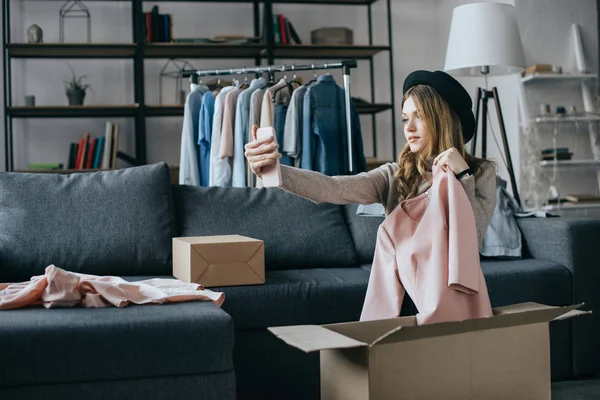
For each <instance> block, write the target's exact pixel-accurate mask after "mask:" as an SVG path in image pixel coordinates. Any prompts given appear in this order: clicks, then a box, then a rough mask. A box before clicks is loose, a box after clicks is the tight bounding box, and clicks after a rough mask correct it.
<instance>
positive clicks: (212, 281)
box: [173, 235, 265, 287]
mask: <svg viewBox="0 0 600 400" xmlns="http://www.w3.org/2000/svg"><path fill="white" fill-rule="evenodd" d="M173 276H174V277H175V278H177V279H179V280H182V281H184V282H194V283H199V284H201V285H202V286H204V287H214V286H237V285H259V284H264V283H265V251H264V242H263V241H262V240H258V239H253V238H249V237H246V236H240V235H216V236H193V237H176V238H173Z"/></svg>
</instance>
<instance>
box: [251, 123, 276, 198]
mask: <svg viewBox="0 0 600 400" xmlns="http://www.w3.org/2000/svg"><path fill="white" fill-rule="evenodd" d="M269 136H273V139H274V140H275V143H277V136H276V135H275V129H273V127H272V126H267V127H264V128H258V130H257V131H256V138H257V139H263V138H266V137H269ZM262 182H263V186H264V187H279V186H280V185H281V171H280V169H279V159H278V158H277V159H276V160H275V162H274V163H273V164H270V165H267V166H265V167H263V168H262Z"/></svg>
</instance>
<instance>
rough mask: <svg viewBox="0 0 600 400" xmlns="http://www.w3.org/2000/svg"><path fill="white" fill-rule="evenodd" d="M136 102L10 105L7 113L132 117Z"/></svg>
mask: <svg viewBox="0 0 600 400" xmlns="http://www.w3.org/2000/svg"><path fill="white" fill-rule="evenodd" d="M138 108H139V107H138V105H137V104H126V105H87V106H85V105H84V106H33V107H30V106H11V107H7V113H8V115H9V116H11V117H13V118H84V117H133V116H135V115H136V113H137V111H138Z"/></svg>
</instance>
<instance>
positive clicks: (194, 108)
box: [179, 85, 208, 185]
mask: <svg viewBox="0 0 600 400" xmlns="http://www.w3.org/2000/svg"><path fill="white" fill-rule="evenodd" d="M207 91H208V87H206V86H204V85H197V86H196V87H195V88H194V89H192V90H191V91H190V93H189V94H188V95H187V97H186V99H185V105H184V107H183V126H182V128H181V152H180V156H179V157H180V158H179V184H180V185H200V164H199V162H198V148H197V144H196V143H198V120H199V114H200V108H201V107H202V97H203V96H204V93H206V92H207Z"/></svg>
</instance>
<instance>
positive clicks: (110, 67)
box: [0, 0, 598, 168]
mask: <svg viewBox="0 0 600 400" xmlns="http://www.w3.org/2000/svg"><path fill="white" fill-rule="evenodd" d="M469 2H471V1H468V0H392V14H393V18H392V25H393V49H394V73H395V82H394V85H393V87H394V90H395V94H396V103H397V106H396V110H395V111H396V116H397V118H396V133H397V146H398V147H397V149H398V151H399V150H400V149H401V147H402V145H403V144H404V138H403V135H402V125H401V121H400V104H399V103H400V100H401V96H402V93H401V88H402V82H403V80H404V78H405V77H406V76H407V75H408V74H409V73H410V72H411V71H413V70H415V69H430V70H434V69H442V68H443V63H444V58H445V49H446V42H447V36H448V29H449V26H450V18H451V14H452V8H453V7H455V6H457V5H461V4H466V3H469ZM505 2H508V3H514V0H507V1H505ZM11 3H12V8H13V13H12V15H11V23H12V35H13V38H12V39H13V41H26V36H25V31H26V29H27V27H28V26H29V25H30V24H32V23H37V24H38V25H40V26H41V27H42V29H43V30H44V38H45V41H46V42H56V41H58V9H59V8H60V5H61V3H60V2H46V1H27V2H20V1H14V0H13V1H12V2H11ZM516 3H517V4H516V7H517V9H518V14H519V27H520V29H521V33H522V35H523V42H524V46H525V52H526V57H527V62H528V63H532V62H553V63H559V64H564V56H563V54H564V52H562V49H563V47H564V45H565V44H566V43H565V39H564V37H566V35H567V33H568V32H567V30H568V29H569V27H570V24H571V23H573V22H580V23H582V25H583V30H584V32H585V35H584V46H585V50H586V52H588V54H590V57H591V59H592V60H593V61H592V65H593V67H594V71H595V70H597V65H598V64H597V63H598V51H597V23H596V2H595V1H593V0H581V1H577V7H573V6H571V5H572V4H573V2H569V10H570V11H567V7H566V6H564V4H565V2H564V1H561V0H519V1H517V2H516ZM86 4H87V6H88V7H89V8H90V10H91V13H92V40H93V41H95V42H130V41H131V22H130V21H131V17H130V14H131V7H130V5H129V3H128V2H88V3H86ZM156 4H158V5H159V7H160V9H161V12H169V13H172V14H174V21H175V24H174V36H175V37H185V36H212V35H217V34H234V33H238V34H247V35H251V34H252V33H253V26H252V25H253V24H252V17H251V16H252V5H250V4H212V3H202V4H201V3H174V4H169V3H156ZM548 4H551V5H550V6H548ZM152 5H154V3H150V2H148V3H145V10H149V9H150V8H151V7H152ZM274 10H275V12H281V13H284V14H286V15H288V16H289V18H290V19H291V20H292V21H293V23H294V25H295V26H296V28H297V29H298V30H299V34H300V35H301V37H302V39H303V40H304V41H305V42H307V43H308V42H309V41H310V31H311V30H312V29H315V28H319V27H322V26H332V25H333V26H338V25H339V26H348V27H350V28H352V29H353V30H354V37H355V43H357V44H366V43H367V42H368V36H367V13H366V8H365V7H344V8H342V7H335V6H307V5H280V4H276V5H275V6H274ZM315 11H317V12H315ZM385 13H386V8H385V1H384V0H380V1H378V2H376V3H375V4H374V5H373V19H374V43H375V44H384V45H385V44H387V30H386V29H387V26H386V22H387V20H386V14H385ZM82 32H84V30H83V26H79V27H76V26H74V25H71V24H69V25H68V26H67V30H66V34H67V38H68V41H82V40H83V39H84V36H83V35H82V34H81V33H82ZM540 32H543V35H542V34H541V33H540ZM557 49H559V50H560V51H557ZM561 53H562V54H561ZM67 61H68V62H69V63H70V64H71V65H72V66H73V67H74V68H75V70H76V71H77V72H78V73H79V74H86V75H88V76H89V78H88V82H89V83H91V85H92V87H93V90H94V91H93V92H92V93H89V94H88V97H87V98H86V103H87V104H124V103H131V102H132V101H133V85H132V76H133V74H132V72H133V71H132V61H129V60H126V61H122V60H14V61H13V64H12V65H13V71H14V74H13V102H14V103H15V104H23V102H24V100H23V98H24V96H25V95H26V94H34V95H35V96H36V101H37V104H38V105H43V104H66V97H65V95H64V90H63V85H62V80H63V79H64V78H66V77H67V76H68V74H69V70H68V68H67V66H66V62H67ZM189 61H190V62H192V64H193V65H194V67H196V68H219V67H237V66H246V65H252V63H253V61H252V60H189ZM292 61H293V62H299V63H302V62H309V61H311V60H276V62H277V63H284V62H292ZM165 62H166V60H162V59H161V60H147V61H146V63H145V67H146V70H145V73H146V83H147V84H146V101H147V102H148V103H157V102H158V73H159V71H160V68H161V67H162V66H163V64H164V63H165ZM388 66H389V63H388V55H387V53H382V54H380V55H378V56H376V57H375V72H376V74H375V77H376V78H375V79H376V99H375V100H376V101H377V102H387V101H389V100H390V89H389V88H390V85H391V83H390V81H389V67H388ZM368 68H369V65H368V62H366V61H361V62H359V68H358V69H357V70H354V71H353V76H352V85H353V95H355V96H359V97H363V98H365V99H367V100H370V89H369V88H370V80H369V70H368ZM302 75H303V76H304V77H307V78H310V75H311V74H310V73H309V74H302ZM332 75H334V76H336V77H337V78H339V79H338V80H339V82H340V83H341V75H340V73H339V72H338V71H332ZM461 81H462V82H463V84H464V85H465V86H466V87H467V89H468V90H469V92H470V93H472V94H473V96H474V95H475V88H476V87H477V86H483V82H482V81H480V80H476V79H470V78H469V79H461ZM489 85H490V87H492V86H497V87H498V90H499V92H500V96H501V99H502V107H503V113H504V118H505V123H506V126H507V131H508V136H509V142H510V145H511V151H512V152H513V158H514V159H515V160H514V163H515V165H518V162H519V161H518V157H519V154H518V150H519V149H518V147H519V146H518V141H517V139H518V113H517V110H518V108H517V102H516V89H515V85H516V78H515V77H512V78H496V79H490V80H489ZM172 90H173V87H172V88H171V90H169V88H167V89H166V91H165V93H166V96H167V98H172V97H173V94H172ZM474 100H475V99H474ZM490 111H491V112H492V113H493V112H494V109H493V108H492V109H491V110H490ZM492 116H494V114H492ZM115 121H117V122H119V123H120V124H121V125H122V130H121V132H123V133H124V134H122V135H121V138H120V140H121V142H120V146H121V149H122V150H124V151H126V152H129V153H131V154H133V150H134V141H133V123H132V121H131V120H130V119H127V118H119V119H115ZM103 124H104V119H102V118H100V119H85V120H83V119H73V120H58V119H56V120H42V119H39V120H38V119H30V120H15V126H14V133H15V135H14V136H15V167H16V168H23V167H25V166H26V165H27V163H29V162H66V158H67V154H68V143H70V142H71V141H76V139H77V138H78V137H80V136H81V134H82V133H83V132H84V131H89V132H90V133H92V134H97V135H99V134H102V131H103ZM362 128H363V132H364V142H365V151H366V154H367V155H371V154H372V151H373V149H372V145H371V119H370V117H363V118H362ZM0 129H2V127H0ZM377 129H378V139H377V140H378V142H377V144H378V145H377V151H378V156H379V158H383V159H387V160H390V159H395V158H396V155H394V154H392V150H391V133H390V131H391V113H390V112H385V113H383V114H380V115H378V116H377ZM494 131H495V132H496V135H498V129H497V126H496V128H495V129H494ZM180 132H181V118H180V117H161V118H148V119H147V143H148V145H147V149H148V162H156V161H161V160H164V161H167V162H169V163H172V164H177V163H178V161H179V136H180ZM3 145H4V143H3V141H0V146H3ZM488 154H489V155H490V156H492V157H498V153H497V151H496V150H495V144H494V141H493V139H490V140H489V150H488ZM3 156H4V152H3V151H2V152H1V153H0V158H1V159H0V167H1V168H4V160H3ZM499 164H501V163H499Z"/></svg>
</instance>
